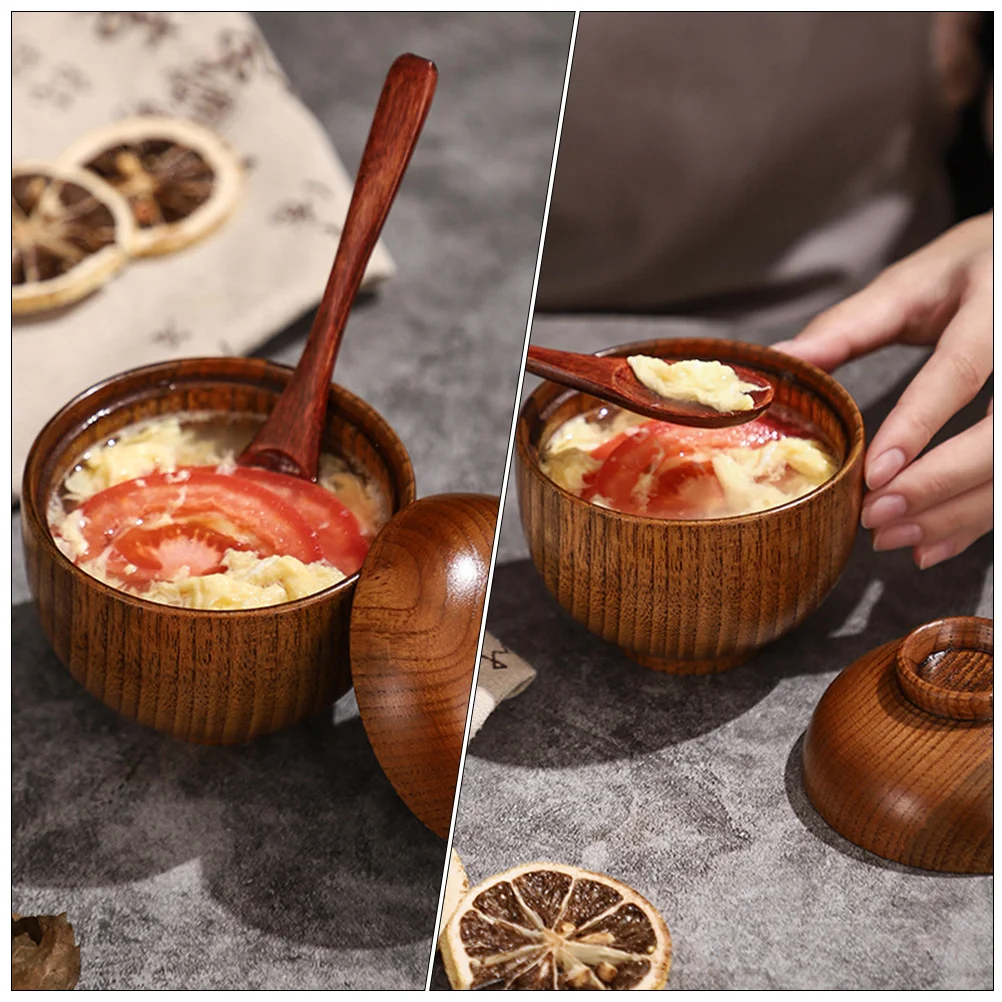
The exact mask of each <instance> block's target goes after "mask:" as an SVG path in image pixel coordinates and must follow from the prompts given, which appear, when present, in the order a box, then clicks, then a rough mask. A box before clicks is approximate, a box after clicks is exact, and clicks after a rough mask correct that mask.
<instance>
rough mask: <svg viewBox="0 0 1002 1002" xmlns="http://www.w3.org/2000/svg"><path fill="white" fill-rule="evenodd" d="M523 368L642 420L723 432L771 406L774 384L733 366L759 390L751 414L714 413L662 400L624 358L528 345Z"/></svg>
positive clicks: (702, 407) (704, 407) (701, 406)
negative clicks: (649, 419) (647, 418)
mask: <svg viewBox="0 0 1002 1002" xmlns="http://www.w3.org/2000/svg"><path fill="white" fill-rule="evenodd" d="M666 361H678V360H677V359H667V360H666ZM525 368H526V371H527V372H531V373H533V375H536V376H542V377H543V378H544V379H551V380H553V382H555V383H561V384H562V385H564V386H570V387H572V388H573V389H575V390H581V391H582V392H584V393H588V394H590V395H591V396H593V397H599V398H601V399H602V400H607V401H608V402H609V403H611V404H616V405H617V406H619V407H623V408H625V409H626V410H629V411H633V412H634V413H636V414H643V415H644V417H649V418H654V419H655V420H656V421H668V422H670V423H671V424H687V425H692V426H693V427H696V428H727V427H729V426H731V425H736V424H744V423H745V422H746V421H751V420H752V419H753V418H756V417H758V416H759V415H760V414H762V413H763V412H764V411H765V410H766V408H767V407H768V406H769V405H770V404H771V403H772V398H773V392H774V391H773V387H772V384H771V383H769V381H768V380H767V379H766V378H765V376H763V375H762V374H761V373H759V372H755V371H754V370H753V369H746V368H744V367H743V366H740V365H732V366H731V368H732V369H733V370H734V371H735V372H736V373H737V374H738V376H739V377H740V378H741V379H742V380H743V381H744V382H746V383H753V384H754V385H755V386H759V387H761V389H757V390H749V391H748V393H749V396H750V397H751V398H752V401H753V404H754V406H753V407H752V408H751V410H747V411H718V410H714V409H713V408H712V407H709V406H707V405H706V404H697V403H690V402H689V401H684V400H671V399H669V398H668V397H662V396H661V395H660V394H658V393H655V392H654V391H653V390H649V389H648V388H647V387H646V386H644V384H643V383H641V382H640V380H639V379H637V377H636V376H635V375H634V374H633V370H632V369H631V368H630V363H629V362H627V360H626V359H625V358H621V357H617V356H614V355H581V354H578V353H577V352H574V351H557V350H556V349H555V348H540V347H537V346H536V345H530V346H529V354H528V357H527V358H526V362H525Z"/></svg>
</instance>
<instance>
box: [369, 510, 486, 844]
mask: <svg viewBox="0 0 1002 1002" xmlns="http://www.w3.org/2000/svg"><path fill="white" fill-rule="evenodd" d="M497 518H498V499H497V498H495V497H487V496H485V495H482V494H439V495H436V496H435V497H430V498H423V499H422V500H421V501H415V502H414V504H412V505H410V507H408V508H407V509H406V510H405V511H402V512H401V513H400V514H399V515H397V517H396V518H394V519H393V520H392V521H391V522H390V524H389V525H388V526H387V527H386V528H385V529H384V530H383V532H381V533H380V534H379V538H378V539H377V540H376V541H375V543H373V545H372V549H371V550H370V551H369V553H368V556H367V557H366V559H365V565H364V566H363V568H362V576H361V580H360V581H359V584H358V589H357V591H356V594H355V604H354V610H353V611H352V614H351V671H352V678H353V680H354V683H355V697H356V699H357V700H358V711H359V714H360V715H361V717H362V722H363V724H364V725H365V731H366V733H367V734H368V736H369V742H370V743H371V744H372V748H373V750H374V751H375V753H376V757H377V758H378V759H379V764H380V765H381V766H382V767H383V772H385V773H386V775H387V776H388V777H389V780H390V782H391V783H392V784H393V786H394V787H395V788H396V790H397V792H398V793H399V794H400V796H401V798H402V799H403V801H404V803H406V804H407V806H408V807H409V808H410V809H411V810H412V811H413V812H414V814H416V815H417V816H418V817H419V818H420V819H421V820H422V821H423V822H424V823H425V824H426V825H427V826H428V827H429V828H430V829H431V830H432V831H433V832H435V834H437V835H440V836H441V837H442V838H445V837H446V836H447V835H448V833H449V822H450V821H451V819H452V804H453V800H454V799H455V794H456V779H457V777H458V775H459V761H460V757H461V755H462V750H463V734H464V732H465V730H466V711H467V708H468V705H469V699H470V688H471V686H472V683H473V669H474V667H475V662H476V657H477V644H478V642H479V640H480V622H481V620H482V619H483V612H484V596H485V594H486V592H487V578H488V575H489V573H490V563H491V547H492V545H493V542H494V531H495V529H496V527H497Z"/></svg>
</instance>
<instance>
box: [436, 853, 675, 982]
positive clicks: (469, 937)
mask: <svg viewBox="0 0 1002 1002" xmlns="http://www.w3.org/2000/svg"><path fill="white" fill-rule="evenodd" d="M439 946H440V948H441V951H442V960H443V963H444V965H445V970H446V973H447V975H448V977H449V982H450V984H451V985H452V987H453V988H454V989H457V990H469V989H478V988H494V989H502V990H507V991H525V990H530V991H547V990H550V991H567V990H578V991H596V990H597V991H624V990H628V991H656V990H660V989H661V988H664V986H665V983H666V982H667V980H668V970H669V968H670V967H671V952H672V946H671V935H670V934H669V932H668V927H667V926H666V925H665V922H664V919H663V918H662V917H661V916H660V915H659V914H658V912H657V911H656V909H655V908H654V906H653V905H652V904H651V903H650V902H649V901H647V900H646V899H645V898H643V897H641V896H640V895H639V894H638V893H637V892H636V891H635V890H633V888H631V887H628V886H627V885H626V884H623V883H621V882H620V881H618V880H615V879H613V878H612V877H607V876H605V875H604V874H601V873H590V872H589V871H587V870H582V869H580V868H579V867H576V866H564V865H562V864H560V863H529V864H526V865H523V866H517V867H515V868H514V869H512V870H508V871H506V872H505V873H499V874H497V875H496V876H494V877H491V878H490V879H489V880H485V881H484V882H483V883H482V884H479V885H478V886H477V887H474V888H473V890H471V891H470V892H469V893H468V894H467V895H466V897H465V898H463V900H462V901H461V902H460V903H459V906H458V907H457V909H456V911H455V912H454V913H453V915H452V918H451V919H450V920H449V922H448V924H447V925H446V927H445V929H444V930H443V931H442V936H441V938H440V940H439Z"/></svg>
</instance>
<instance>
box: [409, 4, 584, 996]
mask: <svg viewBox="0 0 1002 1002" xmlns="http://www.w3.org/2000/svg"><path fill="white" fill-rule="evenodd" d="M580 13H581V12H580V11H575V12H574V23H573V25H572V26H571V40H570V44H569V45H568V49H567V65H566V67H565V69H564V88H563V91H562V93H561V95H560V111H559V114H558V116H557V130H556V133H555V135H554V138H553V154H552V156H551V158H550V176H549V180H548V181H547V185H546V201H545V203H544V207H543V222H542V225H541V227H540V231H539V246H538V248H537V250H536V269H535V271H534V273H533V276H532V293H531V294H530V296H529V311H528V315H527V317H526V321H525V338H524V339H523V341H522V354H521V357H520V359H519V369H518V385H517V386H516V388H515V399H514V402H513V404H512V414H511V425H510V427H509V430H508V449H507V452H506V453H505V461H504V476H503V478H502V480H501V497H500V498H499V499H498V521H497V526H496V527H495V529H494V545H493V546H492V548H491V561H490V567H489V569H488V574H487V593H486V594H485V596H484V611H483V616H482V617H481V620H480V636H479V638H478V640H477V653H476V658H475V660H474V662H473V680H472V683H471V686H470V696H469V701H468V703H467V706H466V726H465V728H464V729H463V746H462V750H461V752H460V757H459V774H458V776H457V777H456V795H455V797H454V798H453V801H452V818H451V820H450V822H449V835H448V838H447V839H446V847H445V863H444V866H443V868H442V883H441V886H440V887H439V892H438V908H437V910H436V912H435V929H434V934H433V936H432V940H431V950H430V952H429V955H428V970H427V974H426V976H425V991H431V977H432V971H433V970H434V967H435V951H436V949H437V948H438V937H439V933H440V926H441V923H442V908H443V906H444V904H445V885H446V882H447V881H448V879H449V864H450V862H451V860H452V842H453V839H454V837H455V834H456V815H457V813H458V810H459V798H460V794H461V792H462V788H463V772H464V770H465V768H466V752H467V747H468V744H469V740H470V725H471V721H472V719H473V701H474V699H475V698H476V694H477V679H478V678H479V677H480V654H481V651H482V650H483V647H484V632H485V630H486V627H487V613H488V610H489V609H490V603H491V587H492V585H493V583H494V566H495V563H496V562H497V556H498V542H499V540H500V539H501V521H502V518H503V516H504V503H505V497H506V496H507V494H508V474H509V472H510V470H511V454H512V448H513V446H514V443H515V423H516V420H517V418H518V409H519V402H520V400H521V399H522V383H523V382H524V381H525V359H526V353H527V352H528V350H529V337H530V335H531V333H532V318H533V314H534V313H535V310H536V290H537V288H538V286H539V269H540V266H541V264H542V261H543V247H544V245H545V244H546V224H547V221H548V219H549V216H550V198H551V196H552V194H553V178H554V174H555V173H556V169H557V154H558V152H559V150H560V133H561V130H562V129H563V126H564V108H565V106H566V104H567V88H568V86H569V84H570V80H571V67H572V66H573V63H574V42H575V40H576V38H577V33H578V18H579V17H580Z"/></svg>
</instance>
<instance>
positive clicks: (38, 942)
mask: <svg viewBox="0 0 1002 1002" xmlns="http://www.w3.org/2000/svg"><path fill="white" fill-rule="evenodd" d="M79 980H80V947H79V946H77V944H76V939H75V938H74V936H73V926H71V925H70V924H69V922H67V920H66V913H65V912H63V914H62V915H38V916H33V915H28V916H25V917H23V918H22V917H20V916H18V915H13V916H12V932H11V988H13V989H14V990H15V991H46V990H47V991H60V990H67V989H70V988H75V987H76V984H77V982H78V981H79Z"/></svg>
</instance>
